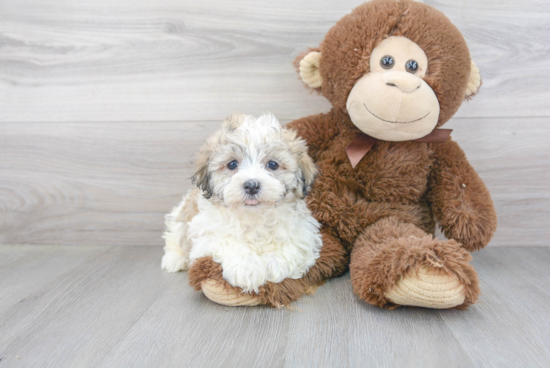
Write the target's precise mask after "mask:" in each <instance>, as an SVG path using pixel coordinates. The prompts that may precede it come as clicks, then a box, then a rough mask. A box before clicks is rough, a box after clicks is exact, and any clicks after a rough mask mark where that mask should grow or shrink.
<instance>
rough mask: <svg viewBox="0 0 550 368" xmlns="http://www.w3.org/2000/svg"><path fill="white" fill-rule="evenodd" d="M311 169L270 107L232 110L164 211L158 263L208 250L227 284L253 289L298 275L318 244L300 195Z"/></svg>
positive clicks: (169, 267)
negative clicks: (189, 182) (257, 112)
mask: <svg viewBox="0 0 550 368" xmlns="http://www.w3.org/2000/svg"><path fill="white" fill-rule="evenodd" d="M316 174H317V169H316V167H315V164H314V163H313V161H312V159H311V158H310V157H309V156H308V154H307V146H306V143H305V141H304V140H302V139H301V138H299V137H297V135H296V132H294V131H293V130H287V129H284V128H281V126H280V124H279V122H278V121H277V119H275V117H274V116H273V115H271V114H267V115H262V116H260V117H259V118H257V119H255V118H254V117H252V116H247V115H242V114H234V115H233V116H232V117H230V118H228V119H226V120H225V122H224V124H223V126H222V128H221V129H220V130H218V131H217V132H216V133H215V134H214V135H213V136H212V137H210V139H208V141H207V143H206V144H205V145H204V146H203V147H202V148H201V150H200V152H199V156H198V160H197V162H196V167H195V174H194V176H193V182H194V183H195V184H197V186H198V188H196V189H193V190H191V191H189V193H187V195H185V196H184V197H183V200H182V201H181V202H180V203H179V204H178V205H177V206H176V207H174V209H173V210H172V212H171V213H170V214H168V215H166V231H165V233H164V235H163V238H164V239H165V241H166V245H165V247H164V251H165V254H164V257H163V258H162V268H163V269H164V270H165V271H168V272H177V271H181V270H186V269H188V267H190V266H191V265H192V264H193V262H194V261H195V260H196V259H198V258H201V257H206V256H210V257H212V258H213V259H214V261H215V262H217V263H220V264H221V266H222V269H223V277H224V278H225V279H226V280H227V281H228V282H229V283H230V284H231V285H233V286H236V287H240V288H242V289H243V292H256V293H257V292H258V291H259V287H260V286H262V285H263V284H265V283H266V282H267V281H270V282H274V283H279V282H281V281H283V280H284V279H285V278H293V279H298V278H301V277H302V276H303V275H304V274H305V273H306V272H307V270H308V269H309V268H310V267H311V266H313V265H314V264H315V260H316V259H317V258H318V257H319V251H320V249H321V246H322V242H321V235H320V233H319V226H320V225H319V223H318V222H317V220H315V219H314V218H313V217H312V216H311V212H310V211H309V209H308V208H307V206H306V203H305V201H304V200H303V198H304V196H305V194H306V192H307V190H308V188H309V187H310V186H311V184H312V182H313V179H314V178H315V175H316Z"/></svg>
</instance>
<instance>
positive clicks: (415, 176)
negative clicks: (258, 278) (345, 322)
mask: <svg viewBox="0 0 550 368" xmlns="http://www.w3.org/2000/svg"><path fill="white" fill-rule="evenodd" d="M296 64H297V65H296V66H297V67H298V68H299V72H300V76H301V78H302V80H303V81H304V83H305V84H306V85H307V86H309V87H310V88H312V89H314V90H315V91H317V92H319V93H321V94H322V95H323V96H325V97H326V98H327V99H328V100H329V101H330V102H331V103H332V106H333V108H332V110H331V111H330V112H328V113H326V114H319V115H315V116H309V117H306V118H302V119H298V120H296V121H293V122H292V123H290V125H289V126H290V127H291V128H293V129H295V130H296V131H298V133H299V134H300V135H301V136H302V137H303V138H305V139H306V140H307V142H308V144H309V153H310V155H311V156H312V157H313V159H314V160H315V161H316V163H317V165H318V167H319V169H320V172H321V175H320V176H319V177H318V178H317V180H316V182H315V184H314V186H313V189H312V191H311V193H310V195H309V200H308V205H309V207H310V209H311V210H312V211H313V214H314V216H315V217H316V218H317V219H318V220H319V222H320V223H321V224H322V233H323V249H322V251H321V257H320V258H319V259H318V260H317V263H316V265H315V266H314V267H312V268H311V269H310V271H309V272H308V274H307V275H306V276H305V277H304V278H303V279H300V280H290V279H287V280H284V281H283V282H282V283H280V284H267V285H265V287H263V288H262V290H261V292H260V294H259V295H257V296H255V295H252V296H248V297H247V298H248V300H247V301H246V302H245V303H244V304H268V305H272V306H280V305H283V304H288V303H289V302H290V301H292V300H296V299H298V298H299V297H300V296H302V295H303V293H305V292H307V291H309V290H311V289H312V288H314V287H315V286H316V285H318V284H319V283H321V282H322V281H323V280H324V279H327V278H330V277H335V276H339V275H341V274H342V273H344V272H345V270H346V269H347V268H348V266H349V269H350V273H351V281H352V286H353V290H354V292H355V293H356V294H357V295H358V296H359V297H360V298H361V299H363V300H365V301H366V302H368V303H370V304H373V305H377V306H380V307H385V308H394V307H396V306H399V305H410V306H421V307H429V308H453V307H458V308H466V307H468V306H469V305H471V304H472V303H474V302H475V301H476V300H477V298H478V295H479V286H478V278H477V274H476V272H475V270H474V268H473V267H472V266H471V265H470V264H469V261H470V260H471V256H470V252H471V251H474V250H478V249H481V248H483V247H484V246H485V245H487V243H488V242H489V241H490V239H491V237H492V235H493V233H494V231H495V230H496V222H497V220H496V214H495V210H494V208H493V203H492V200H491V197H490V194H489V192H488V190H487V188H486V187H485V185H484V184H483V182H482V181H481V179H480V178H479V176H478V175H477V173H476V172H475V170H474V169H473V168H472V167H471V166H470V164H469V163H468V161H467V159H466V157H465V155H464V152H463V151H462V150H461V149H460V147H459V146H458V144H456V143H455V142H453V141H452V140H451V138H449V137H448V133H449V132H448V131H445V130H439V129H438V128H439V127H441V126H442V125H443V124H444V123H446V122H447V121H448V120H449V119H450V118H451V117H452V116H453V115H454V114H455V112H456V111H457V110H458V108H459V107H460V105H461V103H462V101H463V100H464V99H468V98H470V97H472V96H473V95H474V94H475V93H476V92H477V90H478V88H479V86H480V85H481V79H480V75H479V70H478V69H477V67H476V66H475V64H474V63H473V61H471V59H470V54H469V52H468V48H467V46H466V43H465V41H464V38H463V37H462V35H461V33H460V32H459V31H458V29H457V28H456V27H455V26H454V25H453V24H452V23H451V22H450V21H449V19H447V18H446V17H445V16H444V15H443V14H442V13H441V12H439V11H437V10H435V9H433V8H431V7H430V6H427V5H424V4H421V3H416V2H413V1H410V0H401V1H395V0H374V1H371V2H368V3H365V4H363V5H361V6H359V7H357V8H356V9H354V10H353V11H352V13H351V14H349V15H346V16H345V17H343V18H342V19H341V20H340V21H338V22H337V23H336V25H335V26H333V27H332V28H331V29H330V30H329V32H328V34H327V35H326V36H325V39H324V40H323V42H322V43H321V45H320V47H319V48H317V49H311V50H310V51H309V52H307V53H305V54H303V55H300V56H299V57H298V58H297V59H296ZM436 221H437V223H438V224H439V225H440V227H441V228H442V230H443V233H444V234H445V235H446V236H447V237H448V238H449V239H450V240H440V239H435V238H434V237H433V233H434V230H435V225H436ZM189 277H190V281H191V283H192V284H193V285H195V287H197V288H201V285H202V286H203V290H204V291H205V293H207V295H209V293H210V295H209V297H210V296H212V299H213V300H216V298H217V299H218V301H221V302H222V303H223V300H224V298H227V297H228V296H230V297H229V299H230V298H231V296H233V297H238V295H239V290H238V289H235V288H232V287H231V286H230V285H228V284H227V283H226V282H224V281H223V279H222V278H221V268H220V267H219V265H217V264H216V263H214V262H213V261H212V260H211V259H201V260H199V261H197V262H196V264H195V265H194V266H193V267H192V269H191V270H190V271H189ZM205 285H207V286H208V289H207V290H205V288H204V286H205ZM217 296H218V297H217ZM227 304H231V303H227ZM233 304H234V303H233Z"/></svg>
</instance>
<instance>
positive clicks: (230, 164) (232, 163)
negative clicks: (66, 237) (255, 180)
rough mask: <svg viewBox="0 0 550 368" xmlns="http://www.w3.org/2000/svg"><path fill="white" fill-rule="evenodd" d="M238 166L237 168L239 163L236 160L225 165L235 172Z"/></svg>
mask: <svg viewBox="0 0 550 368" xmlns="http://www.w3.org/2000/svg"><path fill="white" fill-rule="evenodd" d="M238 166H239V163H238V162H237V160H233V161H231V162H230V163H228V164H227V168H228V169H229V170H235V169H236V168H237V167H238Z"/></svg>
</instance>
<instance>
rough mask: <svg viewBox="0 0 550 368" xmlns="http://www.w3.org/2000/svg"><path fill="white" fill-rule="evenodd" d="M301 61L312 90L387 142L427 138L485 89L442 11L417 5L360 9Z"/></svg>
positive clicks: (379, 2)
mask: <svg viewBox="0 0 550 368" xmlns="http://www.w3.org/2000/svg"><path fill="white" fill-rule="evenodd" d="M298 64H299V71H300V77H301V78H302V81H303V82H304V83H305V84H306V85H307V86H308V87H310V88H312V89H313V90H315V91H317V92H319V93H321V94H323V95H324V96H325V97H326V98H327V99H328V100H329V101H330V102H331V104H332V106H333V107H334V108H336V109H339V110H341V111H343V112H345V113H347V114H349V117H350V119H351V121H352V122H353V124H355V125H356V126H357V127H358V128H359V129H361V130H362V131H363V132H365V133H366V134H368V135H370V136H372V137H375V138H378V139H381V140H385V141H406V140H414V139H417V138H421V137H424V136H426V135H428V134H429V133H430V132H432V131H433V129H434V128H437V127H440V126H442V125H443V124H445V123H446V122H447V121H449V119H450V118H451V117H452V116H453V115H454V114H455V113H456V112H457V110H458V108H459V107H460V105H461V104H462V102H463V101H464V99H470V98H471V97H472V96H474V95H475V94H476V93H477V91H478V89H479V87H480V85H481V77H480V74H479V69H478V68H477V67H476V65H475V63H474V62H473V61H472V60H471V59H470V52H469V51H468V46H467V45H466V41H465V40H464V37H462V35H461V34H460V31H459V30H458V29H457V28H456V27H455V26H454V25H453V24H452V23H451V22H450V20H449V19H448V18H447V17H445V15H444V14H443V13H441V12H440V11H438V10H436V9H434V8H432V7H430V6H428V5H426V4H422V3H420V2H416V1H412V0H371V1H368V2H366V3H364V4H362V5H359V6H358V7H357V8H355V9H354V10H353V11H352V12H351V14H348V15H346V16H344V17H343V18H342V19H340V20H339V21H338V22H337V23H336V24H335V25H334V26H333V27H332V28H331V29H330V30H329V31H328V33H327V35H326V36H325V38H324V40H323V42H322V43H321V45H320V46H319V47H318V48H314V49H310V50H309V52H308V53H307V54H306V53H304V54H301V55H299V56H298V57H297V58H296V60H295V65H296V66H298Z"/></svg>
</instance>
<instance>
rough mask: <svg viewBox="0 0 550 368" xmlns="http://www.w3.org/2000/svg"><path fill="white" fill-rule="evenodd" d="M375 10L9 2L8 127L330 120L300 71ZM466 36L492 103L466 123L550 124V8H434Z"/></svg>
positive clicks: (1, 101)
mask: <svg viewBox="0 0 550 368" xmlns="http://www.w3.org/2000/svg"><path fill="white" fill-rule="evenodd" d="M362 2H363V0H344V1H337V2H335V1H328V0H324V1H322V2H315V3H312V2H296V1H290V0H285V1H279V2H276V3H274V2H270V1H266V0H261V1H255V2H249V1H246V0H236V1H231V2H222V1H219V0H208V1H206V0H205V1H200V2H199V1H194V2H190V1H187V2H182V1H177V0H159V1H155V2H154V3H152V2H150V1H145V0H117V1H107V0H98V1H94V2H93V3H90V2H86V1H82V0H80V1H57V0H4V1H2V3H1V4H0V14H2V22H0V35H1V37H0V46H1V47H0V111H1V115H0V121H2V122H6V121H11V122H21V121H41V122H59V121H151V120H155V121H159V120H160V121H180V120H195V121H199V120H201V121H202V120H218V119H220V118H222V117H224V116H226V115H227V114H229V113H230V112H231V111H233V110H234V109H238V110H241V111H246V112H248V113H252V114H258V113H260V112H262V111H272V112H274V113H275V114H276V115H277V116H279V118H281V119H295V118H298V117H303V116H307V115H310V114H313V113H318V112H323V111H327V110H328V109H329V104H328V102H327V101H326V100H325V99H324V98H323V97H321V96H316V95H312V94H310V93H308V91H307V90H306V89H305V88H304V87H303V86H302V84H301V82H300V81H299V80H298V78H297V74H296V72H295V71H294V68H293V67H292V65H291V62H292V60H293V59H294V57H295V56H296V55H297V54H298V53H299V52H301V51H303V50H305V49H306V48H307V47H310V46H311V47H314V46H317V45H318V44H319V42H320V41H321V40H322V39H323V36H324V35H325V33H326V32H327V31H328V29H329V28H330V27H331V26H332V25H333V24H334V23H335V22H336V21H337V20H338V19H340V18H341V17H342V16H343V15H344V14H346V13H348V12H350V11H351V10H352V9H353V8H354V7H355V6H357V5H359V4H360V3H362ZM426 2H427V3H429V4H431V5H433V6H435V7H436V8H438V9H440V10H442V11H443V12H445V14H446V15H447V16H449V18H450V19H451V20H452V21H453V22H454V23H455V24H456V25H457V26H458V27H459V29H460V30H461V31H462V32H463V34H464V36H465V38H466V40H467V42H468V43H469V45H470V48H471V53H472V55H473V58H474V59H475V61H476V63H477V64H478V66H479V67H480V69H481V71H482V76H483V80H484V84H483V87H482V90H481V93H480V94H479V95H478V96H476V98H475V99H474V100H473V101H472V102H471V103H467V104H465V105H464V106H463V107H462V109H461V110H460V111H459V113H458V115H457V116H459V117H491V116H493V117H494V116H503V117H512V116H515V117H519V116H549V115H550V106H549V105H548V104H547V103H546V101H548V100H549V98H550V89H549V88H548V86H549V85H550V75H549V74H548V73H547V70H548V69H549V68H550V58H549V57H548V50H549V45H550V40H548V37H547V35H548V34H549V33H550V4H549V3H548V2H547V1H545V0H529V1H523V2H521V3H519V2H511V1H508V2H502V1H498V0H482V1H481V0H475V1H474V0H466V1H460V2H456V1H453V0H440V1H426Z"/></svg>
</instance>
